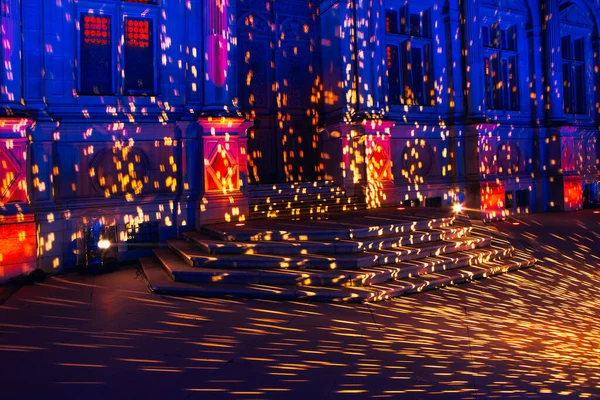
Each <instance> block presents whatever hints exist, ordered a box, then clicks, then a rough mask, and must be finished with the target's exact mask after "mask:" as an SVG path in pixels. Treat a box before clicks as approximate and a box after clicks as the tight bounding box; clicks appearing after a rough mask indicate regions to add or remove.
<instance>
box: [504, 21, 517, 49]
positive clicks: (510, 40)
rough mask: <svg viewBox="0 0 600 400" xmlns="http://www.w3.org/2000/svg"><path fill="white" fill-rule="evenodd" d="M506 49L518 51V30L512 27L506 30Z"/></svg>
mask: <svg viewBox="0 0 600 400" xmlns="http://www.w3.org/2000/svg"><path fill="white" fill-rule="evenodd" d="M506 48H507V49H508V50H512V51H516V50H517V28H516V27H515V26H511V27H509V28H508V29H507V30H506Z"/></svg>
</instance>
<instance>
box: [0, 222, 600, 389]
mask: <svg viewBox="0 0 600 400" xmlns="http://www.w3.org/2000/svg"><path fill="white" fill-rule="evenodd" d="M493 226H494V227H495V229H496V230H497V231H498V233H499V234H503V233H504V234H507V235H509V238H510V240H511V241H512V242H513V244H514V245H515V246H516V247H519V248H521V249H525V250H527V251H530V252H532V253H533V254H534V255H535V256H536V257H537V258H538V259H539V260H540V261H539V262H538V264H536V266H534V267H532V268H529V269H526V270H523V271H518V272H514V273H510V274H505V275H501V276H498V277H494V278H490V279H485V280H482V281H477V282H473V283H470V284H465V285H460V286H457V287H451V288H445V289H442V290H437V291H432V292H425V293H420V294H417V295H411V296H407V297H401V298H398V299H394V300H392V301H385V302H380V303H375V304H347V305H344V304H323V303H309V302H274V301H259V300H237V299H236V300H228V299H196V298H187V297H182V298H176V297H168V296H157V295H153V294H151V293H150V292H149V291H148V289H147V284H146V282H145V280H144V279H143V278H142V277H141V276H140V275H139V274H138V270H137V269H136V268H135V267H129V268H122V269H120V270H118V271H115V272H113V273H110V274H105V275H96V276H85V275H79V274H69V275H66V276H63V277H55V278H51V279H48V280H46V281H44V282H42V283H37V284H34V285H28V286H24V287H23V288H21V289H20V290H19V291H18V292H17V293H15V294H13V295H12V296H11V297H10V298H9V299H8V300H6V301H5V302H4V303H3V304H2V305H0V398H2V399H39V398H65V399H96V398H98V399H107V398H110V399H121V398H123V399H125V398H127V399H132V398H133V399H136V398H144V399H154V398H169V399H238V398H239V399H242V398H244V399H246V398H248V399H280V398H281V399H300V398H306V397H313V398H315V399H329V398H350V399H363V398H393V399H396V398H402V399H405V398H406V399H421V398H423V399H429V398H435V399H437V398H439V399H489V398H502V399H504V398H518V399H520V398H534V399H538V398H543V399H556V398H600V296H599V293H600V290H599V288H600V213H599V214H596V213H594V211H591V210H590V211H582V212H577V213H568V214H541V215H533V216H527V217H523V218H517V219H511V220H509V221H507V222H501V223H496V224H494V225H493Z"/></svg>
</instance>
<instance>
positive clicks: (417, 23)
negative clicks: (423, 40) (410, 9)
mask: <svg viewBox="0 0 600 400" xmlns="http://www.w3.org/2000/svg"><path fill="white" fill-rule="evenodd" d="M410 34H411V35H413V36H421V15H420V14H410Z"/></svg>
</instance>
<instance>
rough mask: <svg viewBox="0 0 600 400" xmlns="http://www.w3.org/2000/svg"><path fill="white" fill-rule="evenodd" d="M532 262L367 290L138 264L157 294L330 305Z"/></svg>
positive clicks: (147, 261)
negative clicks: (200, 277) (196, 279)
mask: <svg viewBox="0 0 600 400" xmlns="http://www.w3.org/2000/svg"><path fill="white" fill-rule="evenodd" d="M534 262H535V259H533V258H531V257H529V256H528V255H527V254H525V253H522V252H520V251H517V250H515V254H514V255H513V257H511V258H509V259H502V260H498V261H489V262H486V263H483V264H478V265H469V266H465V267H462V268H456V269H451V270H446V271H441V272H434V273H429V274H425V275H420V276H413V277H410V278H405V279H401V280H394V281H391V282H387V283H385V284H381V285H373V286H368V287H359V286H357V287H321V286H301V287H299V286H296V285H294V286H285V285H263V284H247V285H235V284H226V283H203V284H190V283H184V282H175V281H173V280H172V279H171V276H169V274H168V273H167V272H166V271H165V269H164V268H163V267H162V265H161V263H160V262H159V261H158V259H156V258H154V257H144V258H141V259H140V263H141V265H142V268H143V270H144V273H145V275H146V277H147V279H148V281H149V283H150V287H151V289H152V290H153V291H154V292H155V293H157V294H163V295H181V296H197V297H241V298H256V299H269V300H310V301H332V302H350V301H353V302H357V301H378V300H384V299H388V298H391V297H397V296H401V295H406V294H411V293H417V292H422V291H426V290H431V289H437V288H440V287H443V286H450V285H456V284H459V283H462V282H468V281H472V280H474V279H481V278H487V277H490V276H493V275H498V274H501V273H504V272H508V271H512V270H516V269H519V268H525V267H529V266H531V265H533V263H534Z"/></svg>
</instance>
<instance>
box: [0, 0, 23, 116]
mask: <svg viewBox="0 0 600 400" xmlns="http://www.w3.org/2000/svg"><path fill="white" fill-rule="evenodd" d="M20 14H21V12H20V4H19V1H17V0H0V24H1V25H2V34H1V35H0V36H1V38H2V43H1V50H0V51H1V52H2V55H1V57H0V59H1V60H2V74H0V84H1V85H2V92H1V93H0V106H1V107H2V109H3V110H5V109H8V108H9V107H10V115H14V114H15V111H18V110H23V108H24V107H23V105H22V104H21V97H22V91H21V64H22V60H21V16H20Z"/></svg>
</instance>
